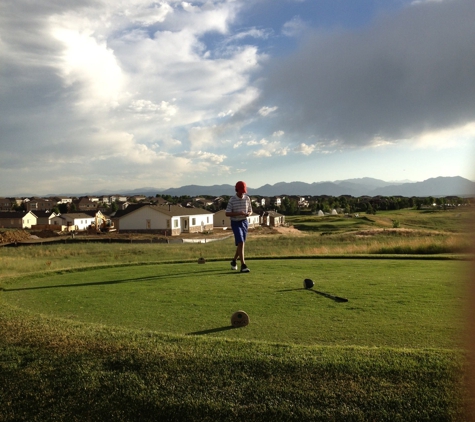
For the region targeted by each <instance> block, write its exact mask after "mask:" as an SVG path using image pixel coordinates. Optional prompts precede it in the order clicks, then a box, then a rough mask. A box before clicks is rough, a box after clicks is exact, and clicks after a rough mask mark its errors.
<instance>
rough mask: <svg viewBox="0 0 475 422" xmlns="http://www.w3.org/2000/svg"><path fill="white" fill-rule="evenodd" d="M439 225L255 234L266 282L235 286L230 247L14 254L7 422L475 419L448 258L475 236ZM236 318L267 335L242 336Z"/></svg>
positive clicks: (426, 217)
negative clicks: (307, 281) (232, 321)
mask: <svg viewBox="0 0 475 422" xmlns="http://www.w3.org/2000/svg"><path fill="white" fill-rule="evenodd" d="M448 213H449V212H448ZM461 214H463V212H462V213H461ZM439 215H441V214H440V213H424V212H416V211H415V210H407V212H406V210H402V211H399V212H397V213H396V212H392V213H378V214H376V216H373V215H371V216H368V220H366V222H365V223H364V224H363V225H361V226H359V227H355V226H352V225H351V224H349V225H348V223H346V222H340V221H339V220H331V219H326V220H325V218H324V219H323V220H321V221H322V223H323V224H327V225H328V224H334V225H335V226H336V227H337V229H335V230H333V229H331V228H330V227H320V228H319V227H318V225H317V226H315V227H314V228H315V230H306V231H305V234H304V235H301V236H296V237H293V236H279V235H273V236H259V235H258V233H259V232H258V231H256V232H255V233H252V234H251V235H250V238H249V244H248V247H247V250H248V253H249V257H250V259H249V265H252V267H251V270H252V272H251V273H250V274H236V273H231V272H230V271H229V270H228V265H229V264H228V258H229V253H230V252H232V250H233V243H232V240H225V241H223V242H214V243H207V244H191V245H190V244H183V245H171V244H170V245H160V244H149V245H143V244H141V245H133V244H128V245H121V244H110V245H109V244H108V245H97V244H95V245H92V244H74V245H67V247H65V246H64V245H48V246H46V245H44V246H32V247H21V248H1V249H0V287H1V288H2V289H4V290H0V400H1V403H2V406H1V407H0V420H2V421H66V420H67V421H84V420H87V421H103V420H107V421H132V420H134V421H135V420H137V421H138V420H140V421H155V420H160V421H177V420H185V421H186V420H193V421H194V420H196V421H198V420H199V421H216V420H220V421H237V420H249V421H268V420H275V421H315V420H323V421H337V420H342V421H343V420H344V421H376V420H377V421H465V420H470V418H471V417H473V416H474V415H473V413H470V410H469V408H470V406H471V405H473V404H474V400H473V397H470V396H469V395H468V392H467V381H468V375H467V356H468V352H467V351H466V350H465V348H464V347H463V343H462V339H461V337H460V335H461V334H462V331H463V329H464V325H463V324H464V323H463V316H464V307H465V303H466V302H465V294H464V288H465V287H464V283H463V278H464V277H463V276H462V275H461V273H463V272H464V268H465V265H466V262H463V261H459V260H456V259H449V258H456V257H460V256H463V257H465V258H467V257H470V255H469V252H470V251H471V250H470V241H469V236H470V235H471V234H472V232H471V230H467V227H468V226H467V225H466V223H465V222H464V219H465V214H463V215H462V216H461V217H456V218H453V219H448V218H439ZM452 215H453V216H456V215H457V214H452ZM467 215H468V214H467ZM296 218H301V217H296ZM312 218H313V219H315V217H312ZM288 220H292V218H289V219H288ZM369 220H371V221H369ZM393 220H398V221H400V226H401V229H402V230H399V229H394V230H393V229H392V227H393V225H392V221H393ZM300 223H301V224H310V225H314V224H315V223H318V222H315V221H313V220H311V219H310V220H306V222H305V221H303V220H302V221H301V222H300ZM345 225H346V226H345ZM385 229H386V230H385ZM408 229H411V230H410V234H408ZM397 230H399V231H397ZM322 232H326V233H329V234H326V235H324V236H322V235H321V233H322ZM365 232H366V233H365ZM368 233H369V234H368ZM414 251H417V252H416V253H417V254H420V255H419V256H418V257H417V258H418V259H417V260H415V259H408V258H411V257H412V258H414V257H413V256H411V255H405V254H407V253H414ZM381 253H384V254H383V255H381ZM201 255H202V256H204V257H205V258H206V259H207V263H206V264H205V265H199V264H197V258H198V257H199V256H201ZM317 257H318V258H319V259H310V258H317ZM338 257H345V258H346V259H337V258H338ZM370 257H373V258H374V259H368V258H370ZM271 258H281V259H271ZM283 258H286V259H283ZM296 258H305V259H296ZM329 258H331V259H329ZM356 258H359V259H356ZM361 258H365V259H361ZM387 258H391V259H387ZM395 258H399V259H395ZM421 258H425V259H421ZM439 258H444V259H439ZM308 276H310V278H312V279H314V281H315V282H316V286H315V287H314V289H313V290H321V291H325V292H327V293H331V294H336V295H339V296H345V297H348V299H349V301H348V302H347V303H336V302H333V301H331V300H330V299H329V298H327V297H323V296H320V295H318V294H315V293H314V292H312V291H308V290H304V289H302V288H301V287H302V280H303V278H305V277H308ZM68 301H69V302H68ZM237 308H243V309H245V310H246V311H248V313H249V314H250V317H251V324H250V325H249V326H248V327H245V328H241V329H229V318H230V315H231V313H232V312H233V311H235V310H237Z"/></svg>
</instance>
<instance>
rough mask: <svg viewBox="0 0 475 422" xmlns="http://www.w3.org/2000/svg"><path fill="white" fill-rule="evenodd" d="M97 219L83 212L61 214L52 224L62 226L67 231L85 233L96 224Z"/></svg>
mask: <svg viewBox="0 0 475 422" xmlns="http://www.w3.org/2000/svg"><path fill="white" fill-rule="evenodd" d="M94 220H95V218H94V217H93V216H90V215H88V214H85V213H83V212H77V213H68V214H60V215H58V216H56V217H54V218H53V219H52V220H51V224H54V225H57V226H62V227H63V228H64V230H67V231H85V230H87V229H88V227H89V226H90V225H91V224H93V223H94Z"/></svg>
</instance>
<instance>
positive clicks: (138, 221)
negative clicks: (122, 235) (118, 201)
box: [112, 204, 213, 236]
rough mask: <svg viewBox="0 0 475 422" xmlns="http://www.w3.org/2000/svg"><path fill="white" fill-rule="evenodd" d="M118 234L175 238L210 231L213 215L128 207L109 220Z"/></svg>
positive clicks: (192, 210) (189, 210)
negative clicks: (131, 233) (163, 235)
mask: <svg viewBox="0 0 475 422" xmlns="http://www.w3.org/2000/svg"><path fill="white" fill-rule="evenodd" d="M112 221H113V222H114V225H115V227H116V228H117V229H118V230H119V231H120V232H146V233H160V234H166V235H170V236H178V235H180V234H182V233H200V232H205V231H211V230H213V213H212V212H210V211H207V210H203V209H201V208H186V207H180V206H177V205H151V204H143V205H142V204H136V205H135V206H134V205H129V206H128V207H127V208H126V209H125V210H120V211H117V212H116V214H115V216H114V217H113V218H112Z"/></svg>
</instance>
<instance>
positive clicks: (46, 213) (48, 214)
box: [30, 210, 56, 218]
mask: <svg viewBox="0 0 475 422" xmlns="http://www.w3.org/2000/svg"><path fill="white" fill-rule="evenodd" d="M30 212H31V213H32V214H34V215H35V216H36V217H38V218H42V217H51V216H53V217H54V216H56V214H55V213H54V212H50V211H46V210H34V211H30Z"/></svg>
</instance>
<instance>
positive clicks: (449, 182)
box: [126, 176, 475, 197]
mask: <svg viewBox="0 0 475 422" xmlns="http://www.w3.org/2000/svg"><path fill="white" fill-rule="evenodd" d="M126 193H127V194H131V195H134V194H142V195H147V196H155V195H156V194H162V195H171V196H184V195H189V196H199V195H210V196H220V195H233V194H234V186H232V185H227V184H223V185H212V186H200V185H186V186H182V187H179V188H170V189H165V190H160V189H155V188H142V189H134V190H133V191H128V192H126ZM248 193H249V195H257V196H284V195H302V196H304V195H312V196H318V195H329V196H341V195H351V196H353V197H360V196H378V195H381V196H397V195H399V196H405V197H412V196H419V197H427V196H434V197H438V196H473V195H475V182H472V181H470V180H468V179H465V178H463V177H460V176H455V177H436V178H431V179H427V180H424V181H423V182H404V183H398V182H386V181H384V180H380V179H373V178H370V177H363V178H359V179H346V180H337V181H334V182H314V183H304V182H280V183H276V184H274V185H270V184H266V185H263V186H261V187H259V188H252V187H249V186H248Z"/></svg>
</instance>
